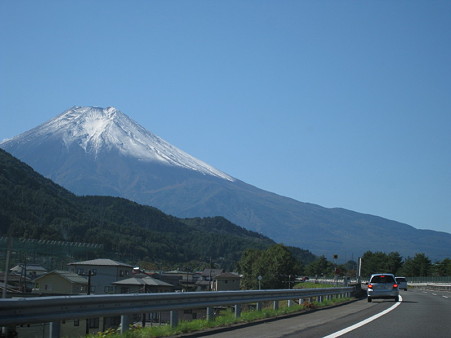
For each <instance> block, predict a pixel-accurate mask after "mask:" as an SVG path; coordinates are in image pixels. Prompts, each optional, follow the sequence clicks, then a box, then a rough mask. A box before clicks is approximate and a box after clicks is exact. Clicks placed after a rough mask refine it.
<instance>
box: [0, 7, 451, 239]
mask: <svg viewBox="0 0 451 338" xmlns="http://www.w3.org/2000/svg"><path fill="white" fill-rule="evenodd" d="M0 43H1V45H0V47H1V51H0V139H4V138H9V137H12V136H15V135H17V134H19V133H21V132H24V131H26V130H28V129H31V128H32V127H35V126H37V125H38V124H40V123H43V122H45V121H47V120H49V119H51V118H53V117H55V116H56V115H57V114H59V113H61V112H63V111H64V110H66V109H68V108H70V107H71V106H74V105H79V106H84V105H94V106H101V107H107V106H114V107H116V108H118V109H120V110H121V111H122V112H124V113H125V114H127V115H129V116H130V117H131V118H132V119H134V120H135V121H137V122H138V123H140V124H141V125H142V126H144V127H145V128H147V129H148V130H149V131H151V132H153V133H155V134H156V135H158V136H160V137H162V138H163V139H165V140H167V141H168V142H170V143H172V144H173V145H175V146H177V147H179V148H181V149H182V150H184V151H186V152H188V153H190V154H191V155H193V156H195V157H197V158H199V159H201V160H203V161H205V162H207V163H209V164H210V165H213V166H214V167H216V168H218V169H220V170H222V171H225V172H226V173H228V174H230V175H232V176H234V177H236V178H238V179H240V180H242V181H245V182H247V183H250V184H252V185H255V186H257V187H259V188H263V189H265V190H269V191H272V192H275V193H278V194H280V195H284V196H288V197H292V198H294V199H297V200H300V201H303V202H310V203H315V204H319V205H322V206H325V207H343V208H346V209H351V210H355V211H358V212H363V213H369V214H374V215H378V216H382V217H385V218H389V219H393V220H397V221H400V222H404V223H407V224H410V225H412V226H414V227H416V228H422V229H425V228H426V229H433V230H440V231H446V232H450V233H451V1H448V0H445V1H434V0H424V1H415V0H405V1H388V0H387V1H346V0H344V1H335V0H331V1H316V0H311V1H297V0H296V1H284V0H274V1H265V0H253V1H246V0H237V1H233V0H227V1H215V0H205V1H168V0H164V1H163V0H162V1H150V0H149V1H144V0H143V1H125V0H124V1H112V0H108V1H107V0H104V1H100V0H98V1H80V0H77V1H75V0H74V1H43V0H41V1H35V0H32V1H31V0H30V1H1V2H0Z"/></svg>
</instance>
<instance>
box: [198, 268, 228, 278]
mask: <svg viewBox="0 0 451 338" xmlns="http://www.w3.org/2000/svg"><path fill="white" fill-rule="evenodd" d="M223 272H224V270H222V269H205V270H204V271H202V276H203V277H209V276H211V277H214V276H217V275H219V274H221V273H223Z"/></svg>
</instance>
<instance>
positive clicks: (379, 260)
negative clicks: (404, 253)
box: [362, 251, 403, 276]
mask: <svg viewBox="0 0 451 338" xmlns="http://www.w3.org/2000/svg"><path fill="white" fill-rule="evenodd" d="M402 265H403V263H402V257H401V256H400V254H399V253H398V252H391V253H389V254H386V253H384V252H380V251H378V252H371V251H367V252H365V253H364V254H363V256H362V276H369V275H371V274H373V273H378V272H382V273H384V272H385V273H392V274H394V275H396V274H397V273H398V271H399V270H400V268H401V267H402Z"/></svg>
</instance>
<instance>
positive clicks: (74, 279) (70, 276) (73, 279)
mask: <svg viewBox="0 0 451 338" xmlns="http://www.w3.org/2000/svg"><path fill="white" fill-rule="evenodd" d="M49 275H59V276H61V277H62V278H64V279H66V280H67V281H69V282H70V283H73V284H75V283H76V284H85V285H87V284H88V280H87V279H86V278H84V277H82V276H80V275H77V274H76V273H73V272H70V271H65V270H53V271H50V272H49V273H46V274H45V275H43V276H40V277H38V278H36V279H35V281H39V280H41V279H43V278H45V277H46V276H49Z"/></svg>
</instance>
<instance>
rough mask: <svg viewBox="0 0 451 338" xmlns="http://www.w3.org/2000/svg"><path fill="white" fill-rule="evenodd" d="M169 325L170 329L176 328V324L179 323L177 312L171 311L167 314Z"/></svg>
mask: <svg viewBox="0 0 451 338" xmlns="http://www.w3.org/2000/svg"><path fill="white" fill-rule="evenodd" d="M169 323H170V325H171V327H176V326H177V324H178V323H179V316H178V313H177V310H171V311H170V312H169Z"/></svg>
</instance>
